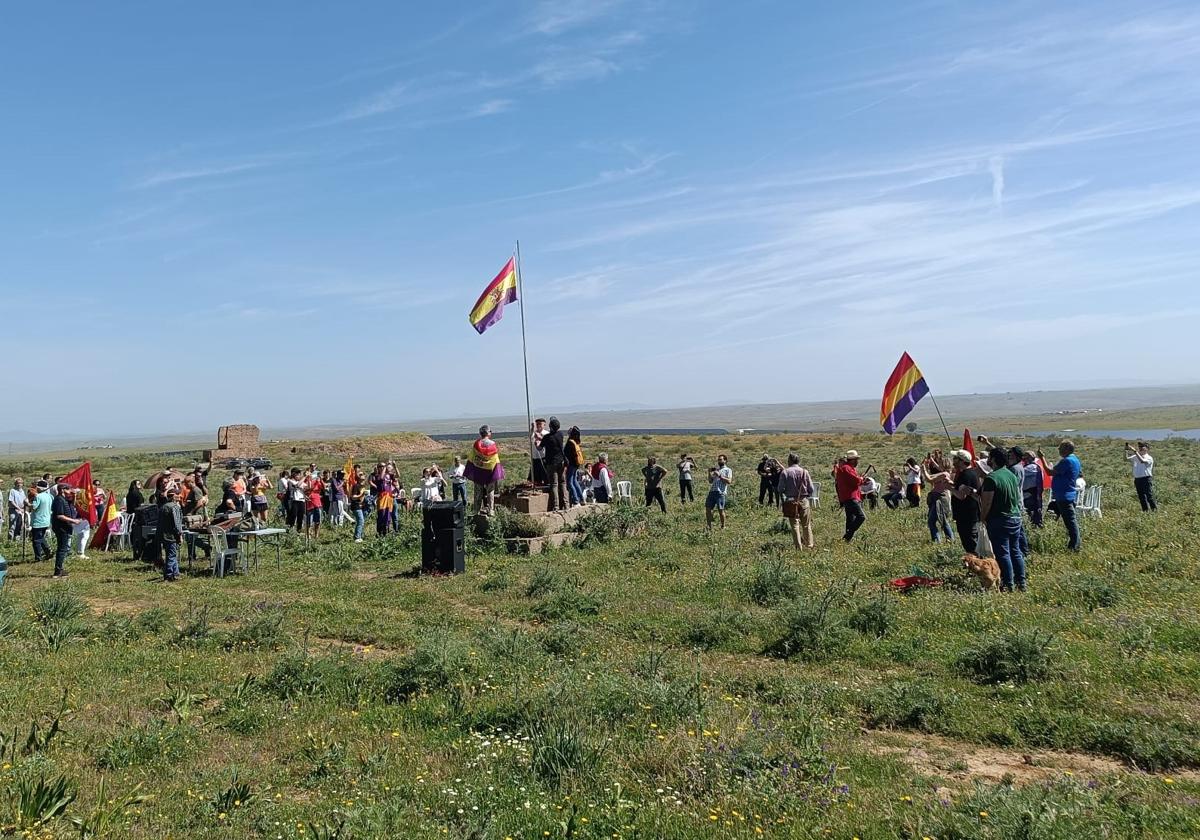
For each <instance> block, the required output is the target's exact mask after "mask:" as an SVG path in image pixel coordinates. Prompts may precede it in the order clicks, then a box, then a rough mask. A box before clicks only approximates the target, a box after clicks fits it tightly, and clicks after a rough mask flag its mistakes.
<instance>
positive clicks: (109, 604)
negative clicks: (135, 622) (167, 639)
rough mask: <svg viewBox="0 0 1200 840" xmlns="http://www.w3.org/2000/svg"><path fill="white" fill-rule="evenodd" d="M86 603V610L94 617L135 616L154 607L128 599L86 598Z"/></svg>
mask: <svg viewBox="0 0 1200 840" xmlns="http://www.w3.org/2000/svg"><path fill="white" fill-rule="evenodd" d="M87 603H88V608H89V609H91V611H92V612H93V613H95V614H96V615H104V614H105V613H117V614H118V615H137V614H138V613H142V612H145V611H146V610H148V609H150V608H151V607H152V606H154V605H153V604H152V603H150V602H149V601H131V600H129V599H128V598H88V599H87Z"/></svg>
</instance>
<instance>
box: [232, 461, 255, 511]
mask: <svg viewBox="0 0 1200 840" xmlns="http://www.w3.org/2000/svg"><path fill="white" fill-rule="evenodd" d="M230 486H231V488H232V489H233V495H235V496H237V509H238V510H239V511H241V512H246V511H249V510H250V505H249V503H248V500H247V498H246V474H245V473H244V472H242V471H241V470H234V471H233V483H232V484H231V485H230Z"/></svg>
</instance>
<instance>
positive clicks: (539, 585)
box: [525, 566, 563, 598]
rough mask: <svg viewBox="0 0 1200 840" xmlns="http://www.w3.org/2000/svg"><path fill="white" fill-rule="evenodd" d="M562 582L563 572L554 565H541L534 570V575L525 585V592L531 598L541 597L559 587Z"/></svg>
mask: <svg viewBox="0 0 1200 840" xmlns="http://www.w3.org/2000/svg"><path fill="white" fill-rule="evenodd" d="M562 583H563V576H562V573H561V572H559V571H558V569H556V568H555V567H554V566H539V567H538V568H536V569H534V570H533V576H532V577H530V579H529V583H528V584H526V586H525V594H526V595H528V596H529V597H530V598H540V597H541V596H543V595H547V594H549V593H550V592H552V591H553V590H555V589H558V587H559V586H561V585H562Z"/></svg>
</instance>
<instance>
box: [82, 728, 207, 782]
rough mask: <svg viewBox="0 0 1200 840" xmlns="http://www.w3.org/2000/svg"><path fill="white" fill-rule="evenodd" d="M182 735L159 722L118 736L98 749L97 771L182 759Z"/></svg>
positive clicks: (184, 746) (123, 731)
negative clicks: (98, 769)
mask: <svg viewBox="0 0 1200 840" xmlns="http://www.w3.org/2000/svg"><path fill="white" fill-rule="evenodd" d="M186 749H187V740H186V739H185V738H184V734H183V731H182V730H180V729H179V728H178V727H176V726H173V725H169V724H167V723H165V722H163V721H161V720H155V721H151V722H150V723H148V724H146V725H145V726H141V727H137V728H134V729H125V730H122V731H121V732H118V733H117V734H116V735H114V736H113V737H112V738H110V739H109V740H108V741H107V742H105V744H104V745H103V746H102V747H100V750H99V752H98V753H97V755H96V765H97V766H98V767H99V768H100V769H101V770H122V769H125V768H127V767H141V766H143V765H147V764H152V763H154V762H156V761H174V760H176V759H178V758H180V757H182V756H183V755H184V753H185V752H186Z"/></svg>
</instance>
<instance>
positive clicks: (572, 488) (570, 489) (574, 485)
mask: <svg viewBox="0 0 1200 840" xmlns="http://www.w3.org/2000/svg"><path fill="white" fill-rule="evenodd" d="M567 494H568V495H569V496H570V498H571V504H573V505H581V504H583V485H581V484H580V483H579V467H577V466H575V465H574V464H567Z"/></svg>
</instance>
